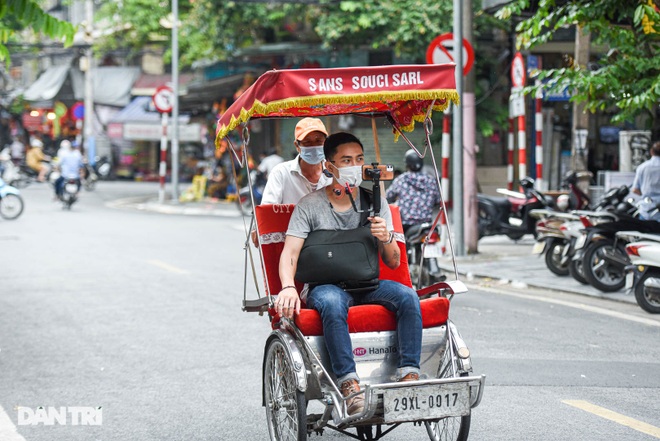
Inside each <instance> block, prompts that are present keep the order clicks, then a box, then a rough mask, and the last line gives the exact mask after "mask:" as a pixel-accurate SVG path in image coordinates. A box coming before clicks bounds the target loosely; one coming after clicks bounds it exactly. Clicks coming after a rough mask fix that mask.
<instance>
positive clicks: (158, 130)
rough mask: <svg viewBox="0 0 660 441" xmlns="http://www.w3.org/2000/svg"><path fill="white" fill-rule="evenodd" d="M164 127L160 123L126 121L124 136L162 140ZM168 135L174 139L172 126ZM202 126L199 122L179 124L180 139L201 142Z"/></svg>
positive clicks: (134, 138)
mask: <svg viewBox="0 0 660 441" xmlns="http://www.w3.org/2000/svg"><path fill="white" fill-rule="evenodd" d="M162 133H163V129H162V127H161V126H160V124H140V123H126V124H124V127H123V138H124V139H127V140H132V141H160V136H161V134H162ZM167 137H168V139H170V140H171V139H172V126H169V127H168V128H167ZM201 140H202V127H201V126H200V125H199V124H185V125H179V141H188V142H200V141H201Z"/></svg>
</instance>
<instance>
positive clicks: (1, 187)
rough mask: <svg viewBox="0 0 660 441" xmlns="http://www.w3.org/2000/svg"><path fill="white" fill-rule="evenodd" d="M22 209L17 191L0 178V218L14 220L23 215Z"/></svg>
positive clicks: (21, 199) (21, 200) (21, 202)
mask: <svg viewBox="0 0 660 441" xmlns="http://www.w3.org/2000/svg"><path fill="white" fill-rule="evenodd" d="M23 208H24V204H23V198H21V195H20V192H19V191H18V189H17V188H16V187H12V186H11V185H7V184H6V183H5V181H4V180H3V179H2V178H0V216H2V218H4V219H7V220H13V219H16V218H17V217H18V216H20V215H21V213H23Z"/></svg>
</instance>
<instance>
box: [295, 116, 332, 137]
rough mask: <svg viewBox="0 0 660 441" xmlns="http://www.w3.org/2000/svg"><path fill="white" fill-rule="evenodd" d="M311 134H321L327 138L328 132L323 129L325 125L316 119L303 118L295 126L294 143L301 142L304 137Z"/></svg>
mask: <svg viewBox="0 0 660 441" xmlns="http://www.w3.org/2000/svg"><path fill="white" fill-rule="evenodd" d="M312 132H321V133H323V134H324V135H325V136H328V131H327V130H326V129H325V125H323V122H322V121H321V120H320V119H318V118H303V119H301V120H300V121H298V124H296V132H295V136H296V141H302V140H303V139H304V138H305V136H307V135H309V134H310V133H312Z"/></svg>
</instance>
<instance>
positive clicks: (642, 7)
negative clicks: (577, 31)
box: [498, 0, 660, 122]
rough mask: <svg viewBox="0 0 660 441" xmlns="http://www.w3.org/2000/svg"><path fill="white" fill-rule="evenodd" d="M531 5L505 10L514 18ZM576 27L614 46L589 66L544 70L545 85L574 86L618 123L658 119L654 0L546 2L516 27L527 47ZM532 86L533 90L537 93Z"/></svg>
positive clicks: (659, 36) (524, 0)
mask: <svg viewBox="0 0 660 441" xmlns="http://www.w3.org/2000/svg"><path fill="white" fill-rule="evenodd" d="M527 7H529V1H528V0H517V1H515V2H513V3H512V4H509V5H508V6H506V7H504V8H502V9H500V11H499V12H498V17H499V18H501V19H510V18H512V17H514V16H516V15H517V14H520V13H521V12H522V11H523V10H524V9H525V8H527ZM571 25H576V26H579V27H580V28H582V29H583V30H584V31H587V32H590V33H591V36H592V44H601V45H605V46H606V47H609V48H610V50H609V51H608V52H607V54H606V55H605V56H603V57H601V58H600V59H599V60H597V61H596V62H595V63H590V64H589V65H588V66H583V65H578V64H576V63H575V62H569V63H568V65H567V66H564V67H561V68H555V69H548V70H543V71H541V72H540V73H539V78H540V79H541V80H547V83H546V85H544V86H543V87H545V88H547V89H548V90H551V91H559V90H562V89H564V88H566V87H568V88H569V89H570V90H572V98H571V99H572V100H573V101H576V102H580V103H584V104H585V106H586V108H587V109H589V110H590V111H592V112H595V111H596V110H608V111H610V112H612V113H613V114H614V117H613V121H615V122H621V121H631V120H633V119H634V118H636V117H638V116H640V115H644V114H646V115H650V116H651V118H655V116H656V115H657V112H658V103H659V102H660V53H659V49H660V13H659V10H658V7H657V4H654V3H653V1H651V0H638V1H625V2H624V1H620V0H572V1H563V2H558V1H553V0H546V1H540V2H539V5H538V10H537V11H536V12H535V14H534V15H533V16H532V17H530V18H528V19H526V20H523V21H521V22H520V23H519V24H518V25H517V27H516V31H517V33H518V37H519V38H518V44H519V48H521V49H530V50H533V48H534V47H536V46H538V45H540V44H542V43H545V42H547V41H550V40H551V39H552V35H553V33H554V32H555V31H557V30H558V29H560V28H563V27H567V26H571ZM533 90H534V88H529V89H528V91H533Z"/></svg>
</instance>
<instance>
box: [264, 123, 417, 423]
mask: <svg viewBox="0 0 660 441" xmlns="http://www.w3.org/2000/svg"><path fill="white" fill-rule="evenodd" d="M324 155H325V158H326V162H325V166H326V169H327V170H328V171H329V172H330V173H331V174H332V179H333V183H332V184H330V185H328V186H326V187H324V188H322V189H320V190H317V191H315V192H313V193H310V194H308V195H307V196H305V197H303V198H302V199H301V200H300V201H299V202H298V204H297V205H296V208H295V209H294V211H293V213H292V215H291V220H290V222H289V227H288V230H287V232H286V239H285V242H284V249H283V250H282V255H281V257H280V265H279V276H280V281H281V285H282V287H283V288H282V290H281V291H280V293H279V294H278V296H277V300H276V301H275V308H276V310H277V313H278V314H280V315H282V316H284V317H288V318H292V317H293V316H294V314H296V313H298V312H300V305H301V298H302V300H304V301H305V302H306V305H307V307H309V308H312V309H316V310H317V311H318V312H319V313H320V315H321V321H322V324H323V335H324V336H325V344H326V347H327V350H328V355H329V357H330V362H331V366H332V370H333V371H334V374H335V376H336V378H337V383H338V385H339V387H340V390H341V393H342V395H343V396H344V397H350V398H348V399H347V400H346V407H347V412H348V414H349V415H355V414H358V413H360V412H362V410H363V409H364V396H363V394H359V393H358V392H360V385H359V381H360V379H359V377H358V375H357V373H356V365H355V360H354V358H353V352H352V347H351V338H350V334H349V331H348V325H347V317H348V308H349V306H352V305H359V304H381V305H384V306H385V307H386V308H388V309H389V310H390V311H393V312H395V313H396V317H397V335H398V344H399V346H398V347H399V351H398V354H397V355H398V365H397V367H398V369H397V380H398V381H415V380H418V379H419V363H420V353H421V343H422V317H421V313H420V306H419V298H418V296H417V294H416V292H415V291H414V290H413V289H412V288H410V287H407V286H405V285H403V284H400V283H398V282H394V281H391V280H378V275H376V279H375V284H374V279H369V280H357V279H356V280H352V277H351V276H350V275H349V274H350V273H351V272H354V271H356V270H358V269H357V268H356V267H364V266H365V262H359V263H357V262H354V260H355V256H354V255H346V256H337V258H336V259H331V260H329V259H325V258H324V261H323V263H321V262H315V261H314V260H313V259H311V258H309V257H310V256H307V257H305V258H304V259H300V260H299V258H300V257H301V251H303V247H304V245H305V242H306V241H307V240H309V239H310V238H312V237H315V240H318V237H319V234H318V233H321V234H324V233H331V234H336V232H337V231H340V232H341V233H342V234H341V236H342V239H347V238H348V237H353V236H354V235H356V233H357V234H359V235H360V236H359V237H360V238H361V239H358V242H359V243H360V245H363V246H364V247H365V249H368V250H370V252H372V253H374V254H375V257H376V259H377V260H378V258H379V257H378V256H380V258H381V259H382V260H383V262H384V263H385V264H386V265H387V266H388V267H389V268H392V269H395V268H397V267H398V266H399V264H400V263H401V261H400V257H401V256H400V254H399V247H398V245H397V243H396V241H394V240H393V238H394V232H393V230H394V228H393V225H392V213H391V212H390V209H389V206H388V205H387V202H386V201H385V199H384V198H381V199H382V201H381V212H380V213H379V214H378V215H374V216H372V217H367V215H364V214H362V213H360V212H359V211H358V210H368V207H366V206H365V205H364V204H363V203H362V201H363V200H365V198H366V196H365V190H364V189H360V188H359V185H360V183H361V182H362V165H363V164H364V149H363V146H362V143H361V142H360V140H359V139H358V138H356V137H355V136H353V135H352V134H350V133H346V132H339V133H335V134H333V135H331V136H329V137H328V138H327V139H326V140H325V143H324ZM347 186H348V188H346V187H347ZM353 203H355V204H356V207H357V208H356V209H354V208H353ZM363 222H364V223H363ZM365 224H366V225H365ZM361 226H364V227H363V228H360V227H361ZM324 230H326V231H324ZM327 230H330V231H327ZM315 248H316V247H315ZM321 255H323V253H321ZM299 266H300V267H301V268H302V269H304V270H305V271H310V270H311V271H316V272H318V273H319V274H320V275H319V276H318V277H319V278H318V279H317V280H318V282H316V283H313V282H310V283H309V285H308V286H307V287H306V289H303V290H302V292H301V293H300V295H299V294H298V291H297V289H296V287H295V281H294V277H296V273H297V271H298V269H299V268H298V267H299ZM337 274H341V275H342V277H343V276H347V281H346V282H345V283H331V282H327V281H326V280H322V279H323V278H324V277H336V275H337ZM298 278H299V279H300V277H298ZM351 282H352V283H351ZM307 290H308V291H309V292H307ZM357 291H359V294H358V293H357Z"/></svg>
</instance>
